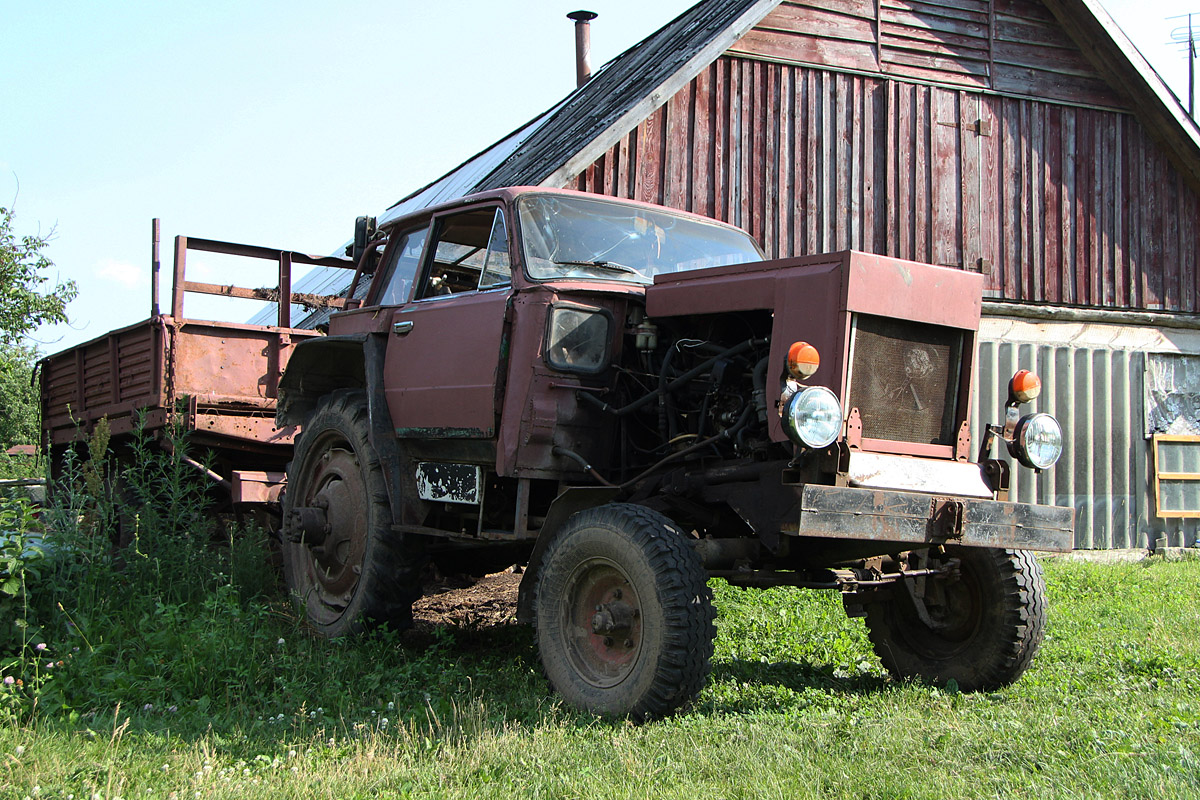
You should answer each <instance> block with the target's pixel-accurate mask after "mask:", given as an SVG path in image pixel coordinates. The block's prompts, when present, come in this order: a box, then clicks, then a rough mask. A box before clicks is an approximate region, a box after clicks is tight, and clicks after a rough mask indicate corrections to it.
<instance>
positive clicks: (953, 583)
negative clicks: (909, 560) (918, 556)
mask: <svg viewBox="0 0 1200 800" xmlns="http://www.w3.org/2000/svg"><path fill="white" fill-rule="evenodd" d="M946 557H947V558H958V559H961V564H962V566H961V577H960V578H959V579H958V580H948V581H944V585H943V589H944V592H943V594H944V597H945V601H946V602H945V603H944V605H931V604H927V609H928V611H929V616H930V618H931V620H932V621H933V622H934V623H935V626H936V627H935V628H931V627H930V626H929V625H927V624H926V623H925V622H923V621H922V620H921V618H920V616H919V614H918V612H917V609H916V605H915V603H914V600H913V597H912V595H911V594H910V593H909V591H908V590H906V589H905V588H904V587H903V586H896V587H895V588H894V589H893V590H892V595H891V598H890V599H889V600H883V601H879V602H874V603H868V604H867V605H866V606H865V611H866V623H867V630H868V633H869V634H870V638H871V644H872V645H873V646H874V648H875V652H876V653H877V654H878V655H879V658H880V660H881V661H883V665H884V667H886V668H887V669H888V671H890V672H891V673H892V674H893V675H895V676H896V677H899V678H918V679H921V680H925V681H930V682H933V683H939V684H940V683H945V682H946V681H949V680H950V679H952V678H953V679H954V680H955V682H957V684H958V686H959V688H960V689H962V690H963V691H987V690H991V689H997V688H1000V687H1001V686H1006V685H1008V684H1010V683H1012V682H1013V681H1015V680H1016V679H1017V678H1019V677H1020V676H1021V674H1022V673H1023V672H1025V670H1026V669H1027V668H1028V667H1029V665H1030V663H1031V662H1032V661H1033V657H1034V655H1035V654H1036V653H1037V649H1038V646H1039V645H1040V644H1041V642H1042V634H1043V632H1044V630H1045V627H1046V607H1047V599H1046V583H1045V580H1044V579H1043V577H1042V568H1041V566H1040V565H1039V564H1038V562H1037V561H1036V560H1035V559H1034V556H1033V553H1031V552H1029V551H1026V550H997V549H991V548H980V547H947V548H946Z"/></svg>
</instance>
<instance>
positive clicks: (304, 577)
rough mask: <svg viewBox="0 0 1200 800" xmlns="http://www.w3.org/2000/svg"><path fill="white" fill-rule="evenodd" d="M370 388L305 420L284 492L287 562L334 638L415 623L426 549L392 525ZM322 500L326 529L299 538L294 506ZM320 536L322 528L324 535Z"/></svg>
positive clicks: (307, 604)
mask: <svg viewBox="0 0 1200 800" xmlns="http://www.w3.org/2000/svg"><path fill="white" fill-rule="evenodd" d="M369 429H370V428H369V422H368V419H367V403H366V398H365V396H364V395H363V393H362V392H358V391H347V390H342V391H337V392H334V393H332V394H330V395H328V396H327V397H325V398H323V399H322V400H321V401H320V402H319V403H318V405H317V408H316V411H315V412H314V413H313V415H312V417H311V418H310V419H309V420H307V421H306V422H305V423H304V426H303V429H302V431H301V436H300V441H299V444H298V445H297V446H296V452H295V456H294V458H293V460H292V463H291V464H290V465H289V466H288V484H287V490H286V492H285V494H284V498H283V518H284V530H283V533H284V535H283V537H282V539H283V570H284V575H285V577H286V578H287V584H288V589H289V590H290V592H291V593H292V595H293V597H294V598H295V600H296V602H297V603H298V604H299V606H300V607H301V608H302V609H303V610H304V612H305V614H306V615H307V617H308V621H309V623H310V624H311V625H312V626H313V628H315V629H316V630H317V631H318V632H320V633H322V634H324V635H325V636H328V637H330V638H334V637H339V636H345V635H348V634H353V633H359V632H361V631H363V630H366V629H368V628H371V627H374V626H378V625H381V624H384V623H387V624H388V625H390V626H391V627H392V628H393V629H402V628H407V627H408V626H410V625H411V624H412V604H413V601H414V600H416V599H417V597H419V596H420V566H421V562H420V559H419V555H418V554H417V553H416V552H415V551H413V549H412V548H411V547H407V546H406V545H405V543H404V541H403V539H402V537H401V536H400V535H399V534H396V533H393V532H392V530H391V522H392V518H391V508H390V505H389V502H388V493H387V486H386V484H385V482H384V476H383V470H382V468H381V467H380V464H379V459H378V457H377V456H376V454H375V451H374V449H373V448H372V447H371V445H370V442H369V440H368V431H369ZM312 506H324V507H325V514H326V518H327V520H328V533H327V534H326V535H325V536H324V540H323V541H320V542H316V541H309V537H308V536H307V535H306V536H305V537H304V539H305V540H304V541H300V542H296V541H293V539H294V538H296V537H297V536H298V533H297V532H295V531H293V530H291V527H292V525H291V520H292V513H291V512H292V510H293V509H295V508H299V507H312ZM315 538H320V536H319V535H318V536H317V537H315Z"/></svg>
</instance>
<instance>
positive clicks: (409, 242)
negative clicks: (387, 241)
mask: <svg viewBox="0 0 1200 800" xmlns="http://www.w3.org/2000/svg"><path fill="white" fill-rule="evenodd" d="M428 238H429V226H428V225H426V226H425V227H423V228H415V229H413V230H409V231H405V232H404V233H402V234H400V240H399V241H398V242H397V243H396V245H395V247H394V249H393V250H392V254H391V255H390V256H389V258H388V262H389V263H388V265H387V267H385V268H384V276H383V291H382V292H380V293H379V299H378V300H377V301H376V303H375V305H380V306H398V305H401V304H402V303H407V302H408V295H409V292H410V290H411V289H412V284H413V279H414V278H415V277H416V275H417V266H418V265H419V264H420V263H421V251H422V250H424V249H425V240H426V239H428Z"/></svg>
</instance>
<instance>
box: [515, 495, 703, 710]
mask: <svg viewBox="0 0 1200 800" xmlns="http://www.w3.org/2000/svg"><path fill="white" fill-rule="evenodd" d="M534 603H535V606H534V607H535V610H536V624H537V640H538V651H539V653H540V655H541V659H542V666H543V668H544V669H545V672H546V675H547V677H548V678H549V679H550V683H551V684H552V685H553V686H554V688H555V689H556V690H557V691H558V693H559V694H560V695H562V697H563V699H564V700H566V701H567V702H568V703H569V704H571V705H573V706H575V707H577V708H581V709H584V710H588V711H593V712H596V713H600V714H607V715H615V716H626V715H628V716H630V717H632V718H634V719H638V720H642V719H647V718H651V717H659V716H663V715H665V714H668V713H670V712H672V711H674V710H675V709H677V708H679V707H680V706H682V705H683V704H685V703H686V702H688V701H689V700H691V699H692V698H693V697H695V696H696V694H698V693H699V692H700V690H701V689H703V688H704V685H705V682H706V681H707V679H708V673H709V669H710V668H711V660H712V654H713V638H714V636H715V635H716V627H715V626H714V625H713V606H712V592H711V590H710V589H709V588H708V585H707V575H706V573H705V571H704V568H703V566H702V565H701V563H700V558H699V556H698V555H697V554H696V552H695V550H693V549H692V547H691V546H690V545H689V544H688V543H687V540H686V538H685V536H684V534H683V533H682V532H681V531H680V530H679V529H678V528H677V527H676V526H675V525H674V524H673V523H672V522H671V521H670V520H668V519H667V518H666V517H664V516H662V515H661V514H658V513H657V512H654V511H651V510H649V509H647V508H643V507H641V506H636V505H626V504H610V505H605V506H600V507H598V508H592V509H587V510H585V511H580V512H578V513H577V514H575V515H573V516H572V517H571V518H570V519H569V520H567V522H566V524H565V526H564V527H563V529H562V530H561V531H559V532H558V534H557V535H556V536H555V538H554V540H553V542H552V543H551V544H550V547H549V548H548V549H547V551H546V555H545V559H544V561H543V562H542V566H541V569H540V573H539V576H538V582H537V593H536V597H535V601H534Z"/></svg>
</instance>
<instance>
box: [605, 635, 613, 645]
mask: <svg viewBox="0 0 1200 800" xmlns="http://www.w3.org/2000/svg"><path fill="white" fill-rule="evenodd" d="M604 646H605V647H612V646H613V640H612V637H611V636H605V637H604Z"/></svg>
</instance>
